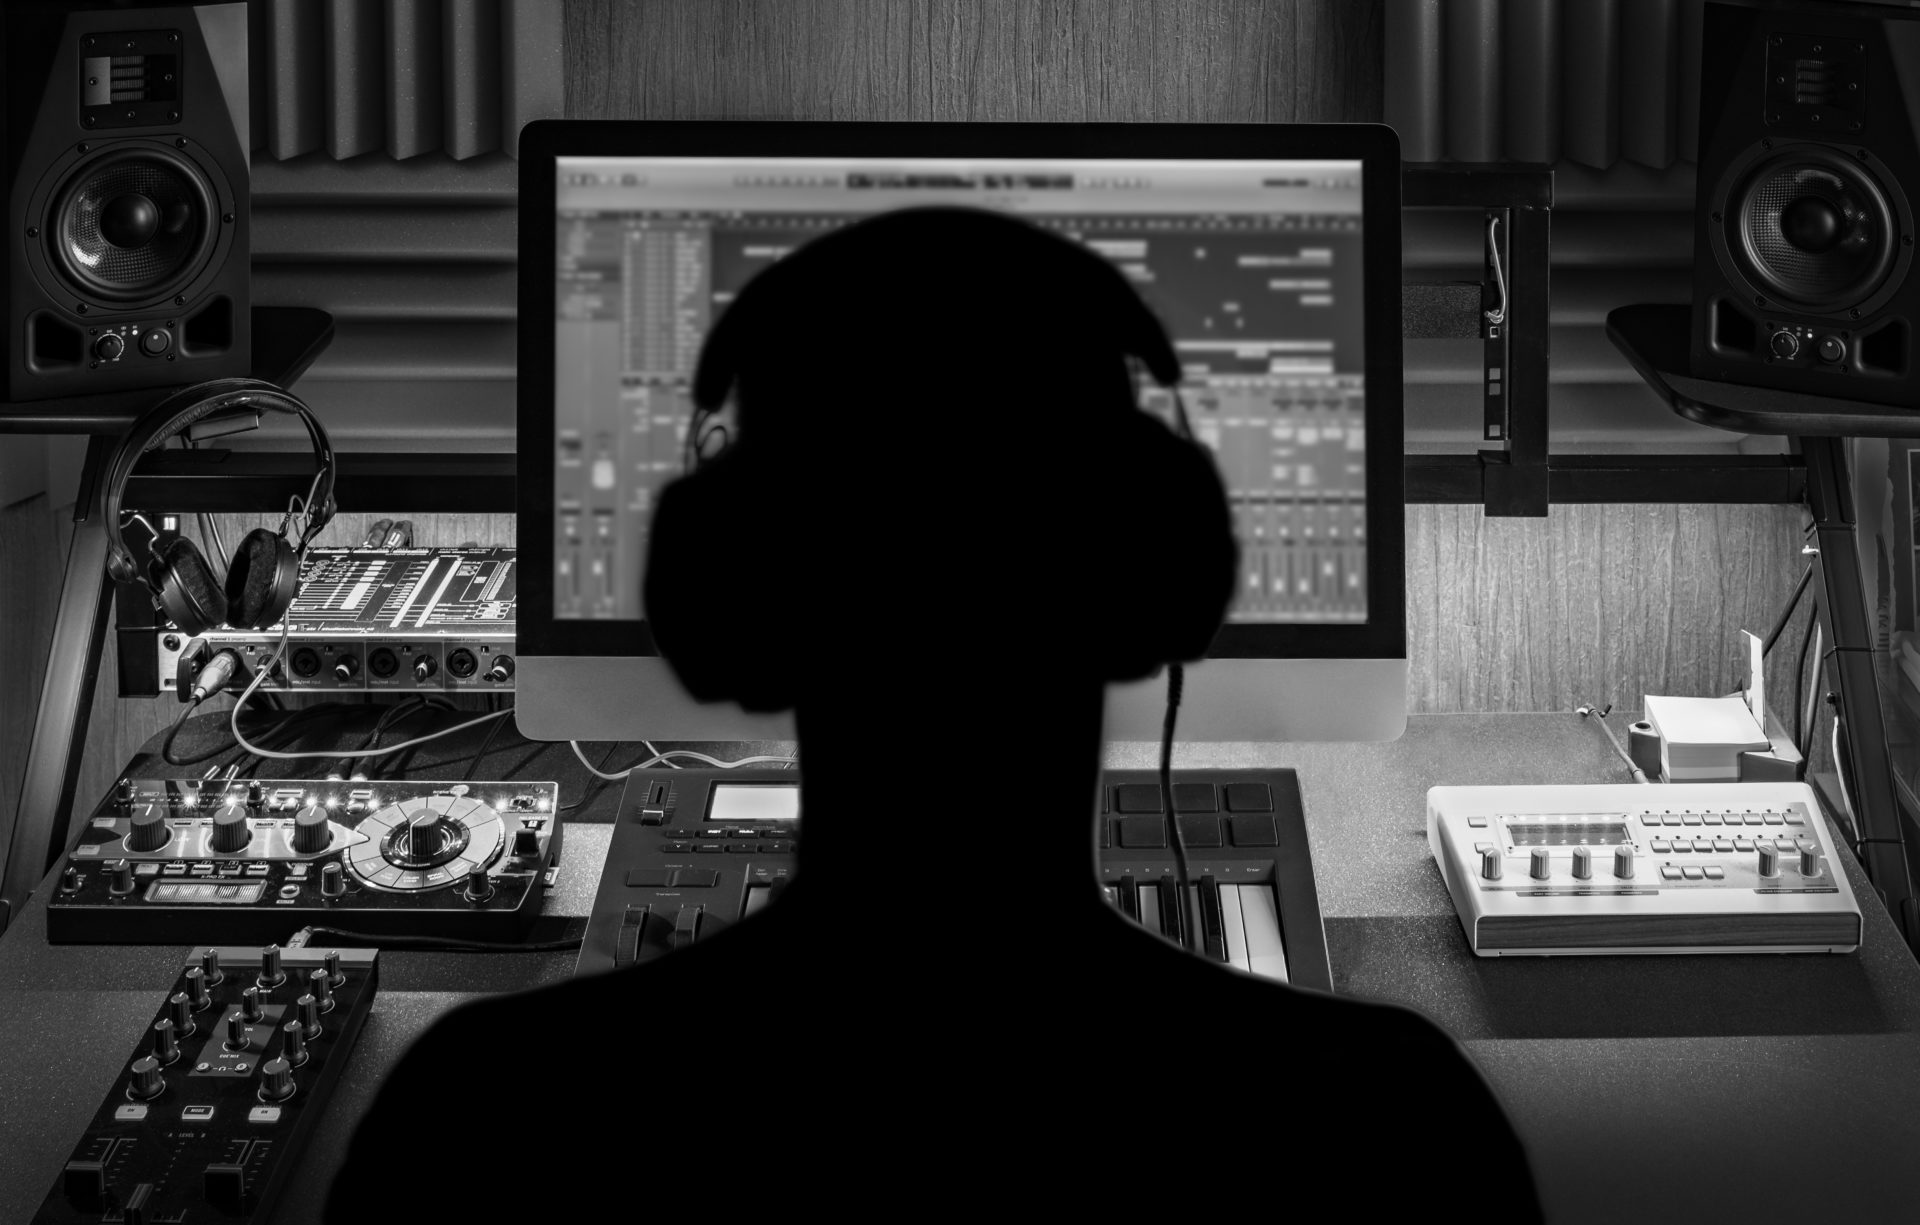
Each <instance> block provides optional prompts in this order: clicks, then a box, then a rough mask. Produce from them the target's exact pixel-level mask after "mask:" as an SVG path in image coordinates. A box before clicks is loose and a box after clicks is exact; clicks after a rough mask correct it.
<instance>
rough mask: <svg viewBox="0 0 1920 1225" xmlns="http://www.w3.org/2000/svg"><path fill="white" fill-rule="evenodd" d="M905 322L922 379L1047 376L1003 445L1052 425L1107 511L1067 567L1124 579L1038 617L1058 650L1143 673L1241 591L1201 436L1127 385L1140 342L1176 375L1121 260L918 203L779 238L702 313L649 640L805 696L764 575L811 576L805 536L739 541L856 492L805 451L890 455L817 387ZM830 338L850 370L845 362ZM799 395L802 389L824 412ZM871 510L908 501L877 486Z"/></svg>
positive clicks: (761, 685)
mask: <svg viewBox="0 0 1920 1225" xmlns="http://www.w3.org/2000/svg"><path fill="white" fill-rule="evenodd" d="M876 303H877V304H879V306H880V309H879V310H877V311H876V309H875V307H876ZM928 303H932V304H934V305H933V306H932V307H927V306H926V304H928ZM976 308H977V309H976ZM922 309H928V310H933V311H934V312H936V313H935V315H933V316H929V318H935V317H937V318H938V319H940V320H947V321H951V323H952V325H953V330H952V331H951V332H943V331H941V330H940V329H939V328H937V327H933V326H925V327H923V326H922V322H921V320H920V319H919V317H918V316H917V315H916V313H915V312H916V311H918V310H922ZM939 311H945V312H946V313H945V314H938V312H939ZM874 320H880V321H882V322H881V323H880V325H879V326H883V327H887V328H891V329H894V330H893V331H890V332H889V333H888V335H887V338H886V339H884V340H883V339H880V338H876V337H874V336H872V335H869V334H868V331H867V330H863V324H867V323H870V322H871V321H874ZM898 338H906V340H905V342H906V343H910V344H916V346H917V347H916V348H915V349H914V353H913V356H912V357H910V358H907V359H903V360H907V361H920V360H922V359H921V357H920V354H921V353H922V352H924V362H925V366H926V371H927V377H928V378H929V379H933V380H937V379H939V378H940V376H941V372H942V370H943V369H944V368H945V367H946V366H947V365H949V364H951V363H953V362H956V361H957V362H962V363H965V364H966V366H967V367H968V368H969V369H970V370H974V371H978V372H980V373H982V374H985V375H987V376H989V377H993V378H999V377H1002V376H1004V377H1005V378H1007V379H1009V380H1019V381H1021V382H1022V383H1023V384H1033V383H1035V382H1036V380H1037V382H1038V385H1039V387H1040V390H1039V391H1038V392H1037V393H1035V394H1036V395H1037V396H1038V398H1039V399H1040V401H1041V402H1042V403H1043V404H1044V405H1045V407H1044V408H1042V409H1040V410H1037V411H1040V412H1042V413H1043V415H1044V418H1045V419H1044V420H1042V421H1036V422H1031V423H1028V424H1027V426H1026V428H1025V430H1024V434H1025V438H1023V437H1022V435H1023V429H1022V425H1021V423H1018V422H1016V423H1012V424H1011V425H1010V426H1009V427H1008V429H1007V433H1008V434H1009V435H1011V436H1010V437H1009V438H1008V439H1007V442H1006V445H1008V446H1014V447H1018V446H1023V445H1028V443H1029V441H1030V440H1031V439H1032V438H1033V437H1034V436H1035V435H1041V434H1044V436H1045V437H1046V438H1047V439H1048V440H1050V445H1053V446H1054V448H1055V449H1054V450H1053V451H1050V452H1048V460H1047V462H1048V463H1050V464H1053V465H1054V467H1053V468H1052V471H1053V472H1056V473H1058V474H1059V476H1060V478H1061V480H1062V482H1063V483H1071V482H1078V484H1073V485H1072V488H1074V489H1075V490H1076V491H1079V490H1082V489H1083V488H1084V490H1085V491H1088V492H1089V493H1090V496H1091V500H1092V502H1093V504H1092V505H1090V506H1087V507H1086V508H1085V512H1086V513H1085V514H1084V516H1083V519H1084V522H1086V523H1087V524H1089V525H1097V530H1094V531H1090V532H1088V533H1087V534H1086V535H1085V536H1083V537H1076V538H1075V539H1074V540H1073V541H1071V546H1070V547H1071V548H1072V549H1073V550H1075V553H1074V557H1075V566H1076V569H1077V568H1080V567H1081V566H1084V568H1085V572H1086V573H1088V574H1089V575H1094V576H1111V577H1112V578H1114V579H1115V580H1116V581H1118V582H1120V585H1119V586H1117V587H1116V589H1115V591H1114V595H1115V597H1116V598H1114V599H1113V600H1111V601H1110V602H1108V603H1107V604H1105V605H1104V606H1103V607H1102V609H1101V612H1100V615H1099V616H1097V617H1090V618H1086V619H1085V621H1086V623H1085V624H1081V623H1078V622H1076V623H1075V624H1073V625H1072V626H1070V627H1066V628H1065V630H1064V633H1063V631H1062V627H1060V626H1058V625H1045V624H1043V623H1036V626H1035V648H1036V650H1050V651H1054V652H1055V653H1058V652H1059V651H1060V650H1061V649H1063V648H1064V647H1066V646H1067V645H1069V644H1068V643H1067V642H1065V641H1063V640H1066V639H1070V646H1071V649H1072V650H1073V651H1074V652H1076V653H1077V656H1078V657H1079V658H1082V659H1086V660H1087V661H1088V662H1089V664H1090V667H1091V668H1092V670H1094V671H1096V672H1097V673H1098V674H1099V675H1100V677H1101V678H1102V679H1104V680H1137V679H1140V678H1142V677H1146V676H1150V675H1152V674H1153V673H1155V672H1157V671H1158V670H1159V669H1160V668H1162V667H1163V666H1165V665H1166V664H1168V663H1173V662H1180V661H1185V660H1191V659H1197V658H1199V657H1200V656H1202V655H1204V654H1205V653H1206V649H1207V647H1208V645H1209V644H1210V643H1211V641H1212V639H1213V636H1214V634H1215V632H1216V631H1217V630H1218V628H1219V626H1220V623H1221V621H1222V620H1223V619H1224V617H1225V614H1226V608H1227V604H1228V603H1229V601H1230V600H1231V598H1232V595H1233V588H1234V584H1235V581H1236V576H1237V574H1238V556H1237V547H1236V545H1235V543H1234V539H1233V532H1232V520H1231V516H1230V512H1229V510H1228V507H1227V500H1226V491H1225V487H1224V486H1223V484H1222V482H1221V479H1220V475H1219V473H1218V471H1217V470H1216V468H1215V465H1214V462H1213V459H1212V456H1211V455H1210V453H1209V452H1207V451H1206V450H1205V449H1204V448H1203V447H1201V446H1199V445H1198V444H1196V443H1195V442H1193V441H1192V440H1191V439H1189V438H1183V437H1179V436H1176V434H1175V433H1174V432H1173V431H1172V430H1170V429H1168V427H1167V426H1166V425H1165V424H1163V423H1162V422H1161V421H1159V420H1158V419H1156V418H1155V417H1154V416H1152V415H1151V414H1149V413H1147V412H1144V411H1142V410H1141V409H1140V407H1139V405H1138V403H1137V398H1136V397H1137V391H1136V389H1135V386H1134V381H1133V377H1132V373H1131V371H1130V369H1129V366H1128V359H1129V358H1134V359H1138V360H1139V361H1140V362H1141V363H1142V364H1144V365H1145V367H1146V369H1147V371H1148V373H1149V374H1150V375H1151V376H1152V377H1153V379H1154V380H1155V381H1156V382H1157V383H1159V384H1160V385H1162V386H1164V387H1167V388H1175V387H1176V386H1177V385H1178V383H1179V381H1180V375H1181V367H1180V361H1179V358H1178V356H1177V355H1176V354H1175V352H1174V349H1173V346H1172V344H1171V343H1170V342H1169V341H1168V339H1167V335H1166V332H1165V330H1164V328H1163V327H1162V326H1161V324H1160V321H1159V320H1158V319H1157V318H1156V317H1155V316H1154V315H1153V313H1152V312H1151V311H1150V310H1149V309H1148V308H1147V305H1146V303H1145V302H1143V301H1142V300H1141V298H1140V295H1139V294H1138V293H1137V292H1136V291H1135V290H1134V288H1133V286H1132V285H1130V284H1129V283H1128V282H1127V280H1126V277H1125V276H1124V275H1123V274H1122V273H1121V272H1120V271H1119V270H1118V269H1117V268H1116V267H1115V266H1114V265H1113V264H1111V263H1109V262H1108V261H1107V260H1106V259H1104V258H1102V257H1101V256H1100V255H1097V254H1095V253H1094V252H1092V251H1090V250H1088V249H1087V248H1086V247H1084V246H1082V245H1081V244H1079V243H1077V242H1074V241H1071V240H1069V239H1067V238H1064V237H1061V236H1059V235H1056V234H1053V233H1050V232H1048V231H1046V230H1042V229H1040V228H1038V227H1037V226H1033V225H1030V224H1028V223H1027V222H1025V221H1022V220H1020V219H1018V218H1015V217H1012V216H1010V215H1007V214H1004V213H997V212H990V211H987V210H981V209H971V208H952V207H933V208H912V209H902V210H897V211H894V212H889V213H883V214H879V215H877V216H873V217H869V218H867V219H865V220H863V221H860V222H856V223H854V224H851V225H848V226H845V227H843V228H841V229H838V230H835V231H832V232H831V233H828V234H825V235H823V236H821V237H819V238H816V239H814V240H812V241H811V242H809V243H808V244H807V245H805V246H804V247H801V248H800V249H799V250H797V251H795V252H793V253H792V254H790V255H787V256H785V257H783V258H782V259H781V260H780V261H779V262H778V263H776V264H774V265H772V266H771V267H769V268H767V269H765V270H764V271H762V272H761V273H760V274H759V275H758V276H756V277H755V278H754V279H753V280H751V281H750V282H749V283H748V284H747V285H746V286H745V288H743V289H742V290H741V292H740V294H739V295H738V297H737V298H736V299H735V300H734V301H733V302H732V303H731V304H730V305H729V306H728V307H727V309H726V311H725V313H724V314H722V315H721V316H720V317H719V319H718V321H717V322H716V323H715V325H714V326H713V328H712V329H711V331H710V332H709V333H708V336H707V338H706V343H705V345H704V346H703V348H702V349H701V352H700V359H699V363H698V366H697V369H696V371H695V374H694V379H693V387H692V392H693V401H694V404H695V407H696V411H695V414H694V420H693V423H692V425H691V427H690V438H689V446H688V467H689V472H688V473H687V475H684V476H682V477H681V478H680V479H678V480H676V481H674V482H672V483H671V484H670V485H668V486H667V487H666V488H665V489H663V490H662V491H661V493H660V496H659V500H658V503H657V506H656V509H655V511H654V519H653V524H652V527H651V529H650V531H649V545H648V558H647V566H646V590H645V592H644V602H645V607H646V610H647V619H648V625H649V629H650V630H651V632H652V634H653V638H654V642H655V645H656V647H657V648H658V649H659V651H660V652H661V654H662V655H664V656H665V657H666V658H667V660H668V662H669V664H670V665H671V666H672V667H673V669H674V671H675V673H676V675H678V676H679V678H680V680H681V682H682V683H683V684H684V685H685V686H686V688H687V690H688V691H689V692H690V693H691V694H692V695H693V696H694V697H695V698H697V699H699V700H702V701H719V700H732V701H737V702H739V703H740V704H741V705H742V706H744V707H745V708H747V709H748V710H754V711H774V710H784V709H787V708H789V707H791V706H792V705H793V701H794V697H795V694H796V692H797V689H798V679H799V678H798V675H797V669H798V668H800V667H801V666H802V661H803V659H804V656H805V654H806V652H807V651H808V650H809V645H810V644H809V643H807V642H805V641H803V640H801V639H800V638H799V637H797V635H796V631H794V629H793V628H792V627H793V624H794V622H795V621H796V620H797V618H794V617H783V616H781V615H780V614H779V613H778V612H773V613H772V614H769V611H768V608H769V602H768V600H767V598H766V593H768V592H804V591H808V590H810V589H814V588H815V587H817V583H818V577H817V574H814V573H811V572H809V571H808V569H807V567H806V565H805V563H804V562H803V561H802V560H801V559H800V558H799V557H798V555H797V554H796V553H794V552H793V551H790V550H779V549H774V550H756V551H755V553H754V555H753V558H752V561H751V562H750V563H747V562H743V560H742V558H741V556H740V552H739V548H740V546H741V544H742V542H750V541H758V540H763V539H765V538H766V537H767V535H768V528H769V525H772V524H779V523H782V522H783V521H785V520H786V519H788V518H789V517H790V516H791V515H792V514H793V513H794V511H795V509H796V508H799V507H804V506H805V505H807V503H808V501H809V499H812V498H817V497H818V496H819V495H820V492H821V490H822V489H824V488H826V487H828V486H833V487H835V488H836V489H839V488H841V487H843V486H844V487H845V488H846V489H849V490H851V491H853V492H852V493H851V494H850V495H845V496H853V497H856V498H857V497H858V496H860V491H861V489H862V486H861V485H860V483H859V473H858V471H857V470H836V471H832V472H825V471H822V470H820V468H819V467H817V466H816V467H813V468H806V467H805V464H804V462H803V461H802V460H800V459H798V458H797V457H799V456H803V455H809V454H811V455H815V456H818V455H820V454H821V453H822V452H823V451H824V452H827V453H831V454H833V455H836V456H837V455H843V454H844V455H847V456H848V457H849V459H850V460H851V461H852V464H853V465H855V466H856V467H857V465H859V464H861V463H872V462H874V460H875V459H876V458H878V459H879V460H880V462H883V463H884V462H888V458H887V457H886V456H884V455H881V456H877V457H876V456H875V455H873V454H870V453H863V452H865V451H867V449H868V448H871V447H873V446H874V445H875V444H876V443H877V442H879V441H881V440H883V439H884V438H885V436H886V422H885V421H884V420H881V421H873V420H868V421H865V422H861V421H852V422H850V421H848V420H847V417H848V414H846V413H836V412H833V411H831V409H832V408H833V407H834V406H832V405H828V404H821V403H818V401H820V400H822V399H825V398H826V397H825V396H824V395H823V393H822V392H821V390H820V389H821V388H822V387H823V386H825V385H827V384H828V383H829V382H830V381H831V380H832V379H833V378H835V377H865V376H867V371H866V370H864V369H863V368H861V360H860V356H861V354H862V353H866V352H872V351H878V350H882V349H884V348H886V346H887V345H889V344H891V343H893V342H894V340H896V339H898ZM970 343H971V344H974V345H976V346H979V347H977V348H975V349H968V348H966V347H965V346H967V345H968V344H970ZM830 358H836V359H840V360H844V361H847V362H848V363H849V365H850V366H851V367H852V369H851V370H850V371H849V373H848V374H846V375H838V376H836V375H835V374H834V373H833V372H831V371H830V370H829V369H828V367H829V366H830V365H831V364H832V362H831V361H830V360H829V359H830ZM1022 389H1023V391H1029V392H1031V391H1033V387H1032V386H1030V385H1024V386H1023V388H1022ZM734 392H737V393H738V394H737V396H736V397H735V399H734V405H735V411H736V423H737V424H736V427H735V429H734V431H733V436H732V437H730V438H728V439H727V445H726V446H725V448H724V449H723V450H721V451H720V452H719V453H718V454H717V455H709V454H706V453H705V452H706V451H708V450H709V449H710V448H709V447H708V446H707V445H706V444H707V443H708V441H709V438H710V433H709V427H708V426H707V424H706V423H707V422H708V421H709V420H710V418H711V416H712V415H713V414H714V413H715V412H717V411H718V410H719V409H720V408H721V406H722V405H723V404H725V403H726V402H727V400H728V397H729V394H730V393H734ZM909 399H910V393H903V396H902V407H901V409H900V410H899V411H902V412H909V411H915V409H916V408H918V407H919V406H917V405H910V404H909V403H908V401H909ZM796 401H801V402H811V404H812V407H813V409H814V411H813V413H812V414H811V415H809V413H808V412H807V411H803V408H804V407H805V405H804V404H796V403H795V402H796ZM1176 402H1177V400H1176ZM979 411H980V412H985V411H989V409H988V407H987V406H982V407H981V408H980V410H979ZM1182 412H1183V413H1184V409H1182ZM711 428H712V430H714V431H715V432H717V430H718V429H719V428H720V427H711ZM970 428H972V427H971V425H970ZM1062 440H1065V442H1063V441H1062ZM1089 473H1092V474H1093V475H1092V476H1089ZM836 496H842V495H839V494H836ZM983 496H991V495H983ZM1076 496H1077V495H1076ZM873 513H874V515H876V516H886V515H893V514H899V513H903V512H902V511H901V510H900V508H898V507H893V506H875V507H874V508H873ZM845 547H857V546H845ZM869 561H870V563H871V564H872V565H874V566H884V565H887V564H891V563H893V562H895V561H897V559H891V558H889V559H879V558H875V559H869ZM1094 581H1096V582H1097V581H1100V580H1099V579H1095V580H1094ZM847 615H848V616H851V617H859V616H862V615H873V614H872V610H864V609H850V610H848V613H847ZM1043 615H1044V614H1043Z"/></svg>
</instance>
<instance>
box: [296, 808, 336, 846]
mask: <svg viewBox="0 0 1920 1225" xmlns="http://www.w3.org/2000/svg"><path fill="white" fill-rule="evenodd" d="M332 841H333V826H332V823H331V822H329V821H328V819H327V810H326V809H324V808H322V807H320V805H318V804H309V805H307V806H306V807H305V808H302V809H301V810H300V811H299V812H298V813H297V814H295V816H294V818H293V849H294V850H296V851H298V852H299V853H300V854H302V855H311V854H313V853H314V852H315V851H324V850H326V849H327V846H328V844H329V843H331V842H332Z"/></svg>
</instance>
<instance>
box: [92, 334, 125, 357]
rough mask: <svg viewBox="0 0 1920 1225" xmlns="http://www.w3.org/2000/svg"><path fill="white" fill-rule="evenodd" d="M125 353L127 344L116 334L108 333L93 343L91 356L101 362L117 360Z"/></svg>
mask: <svg viewBox="0 0 1920 1225" xmlns="http://www.w3.org/2000/svg"><path fill="white" fill-rule="evenodd" d="M126 351H127V342H126V341H125V340H124V339H122V338H121V336H120V334H119V333H118V332H108V333H107V334H106V335H105V336H102V337H101V338H100V339H98V340H96V341H94V342H93V355H94V356H95V357H97V358H99V359H100V360H101V361H103V362H110V361H114V360H117V359H118V358H119V357H120V355H121V354H123V353H125V352H126Z"/></svg>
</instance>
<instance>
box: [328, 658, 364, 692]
mask: <svg viewBox="0 0 1920 1225" xmlns="http://www.w3.org/2000/svg"><path fill="white" fill-rule="evenodd" d="M333 675H334V677H335V679H337V680H338V681H339V682H340V683H341V684H343V685H344V684H347V683H348V682H350V681H352V680H353V678H354V677H356V676H358V675H360V661H359V660H357V659H355V658H354V657H353V656H351V655H342V656H341V657H340V658H339V660H338V661H337V662H335V664H334V665H333Z"/></svg>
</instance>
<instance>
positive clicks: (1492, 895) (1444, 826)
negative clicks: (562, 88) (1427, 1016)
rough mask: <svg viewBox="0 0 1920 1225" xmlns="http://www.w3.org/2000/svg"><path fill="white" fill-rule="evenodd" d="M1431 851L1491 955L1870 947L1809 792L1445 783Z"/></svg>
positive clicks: (1431, 798) (1750, 786)
mask: <svg viewBox="0 0 1920 1225" xmlns="http://www.w3.org/2000/svg"><path fill="white" fill-rule="evenodd" d="M1427 842H1428V845H1429V847H1430V849H1431V850H1432V852H1433V858H1434V862H1435V863H1437V864H1438V865H1439V866H1440V873H1441V876H1442V877H1443V878H1444V879H1445V880H1446V884H1447V890H1448V892H1449V893H1451V894H1452V895H1453V904H1454V909H1455V910H1456V911H1457V912H1458V913H1459V915H1460V923H1461V926H1462V927H1463V928H1464V929H1465V931H1466V935H1467V941H1468V943H1469V944H1470V945H1471V946H1472V948H1473V951H1474V953H1476V954H1477V955H1479V956H1481V957H1503V956H1504V957H1513V956H1539V955H1546V954H1580V953H1588V954H1591V953H1816V952H1817V953H1847V952H1852V951H1853V950H1854V949H1856V948H1858V947H1859V945H1860V906H1859V903H1857V902H1856V901H1855V900H1854V896H1853V888H1852V886H1851V885H1849V884H1848V882H1847V874H1846V870H1845V868H1844V867H1842V866H1841V864H1840V862H1839V858H1840V856H1839V854H1838V853H1836V852H1837V847H1836V843H1835V840H1834V836H1833V830H1832V829H1831V828H1830V827H1829V826H1828V824H1827V822H1826V819H1825V817H1824V816H1823V815H1822V813H1821V810H1820V802H1819V800H1818V799H1817V798H1816V797H1815V795H1814V793H1813V789H1812V788H1811V787H1809V786H1807V785H1806V784H1805V783H1669V784H1661V785H1656V786H1646V785H1642V784H1638V783H1626V784H1602V785H1598V786H1566V787H1555V786H1546V787H1435V788H1433V789H1432V790H1431V791H1429V792H1427Z"/></svg>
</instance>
